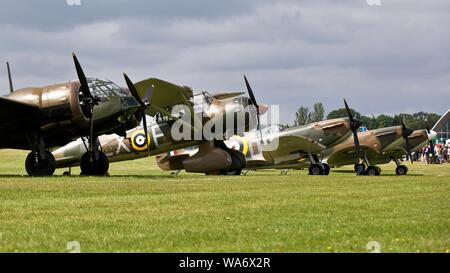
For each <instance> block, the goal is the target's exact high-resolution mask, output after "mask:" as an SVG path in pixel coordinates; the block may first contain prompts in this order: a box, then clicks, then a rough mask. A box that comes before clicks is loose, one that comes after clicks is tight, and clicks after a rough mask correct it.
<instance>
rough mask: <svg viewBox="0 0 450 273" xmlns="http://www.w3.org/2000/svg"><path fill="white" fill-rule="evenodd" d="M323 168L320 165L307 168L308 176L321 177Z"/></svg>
mask: <svg viewBox="0 0 450 273" xmlns="http://www.w3.org/2000/svg"><path fill="white" fill-rule="evenodd" d="M324 171H325V168H324V167H323V165H322V164H312V165H311V166H310V167H309V175H323V172H324Z"/></svg>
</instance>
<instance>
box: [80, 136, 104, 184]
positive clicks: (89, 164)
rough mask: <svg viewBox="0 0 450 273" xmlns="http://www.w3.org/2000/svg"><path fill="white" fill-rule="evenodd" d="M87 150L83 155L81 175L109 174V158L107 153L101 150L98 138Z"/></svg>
mask: <svg viewBox="0 0 450 273" xmlns="http://www.w3.org/2000/svg"><path fill="white" fill-rule="evenodd" d="M92 143H93V145H92V146H91V145H90V146H89V147H88V149H87V152H86V153H84V155H83V156H82V157H81V164H80V169H81V175H95V176H105V175H107V174H108V169H109V160H108V157H106V155H105V153H104V152H102V151H101V150H100V144H99V141H98V138H97V137H95V140H94V141H92Z"/></svg>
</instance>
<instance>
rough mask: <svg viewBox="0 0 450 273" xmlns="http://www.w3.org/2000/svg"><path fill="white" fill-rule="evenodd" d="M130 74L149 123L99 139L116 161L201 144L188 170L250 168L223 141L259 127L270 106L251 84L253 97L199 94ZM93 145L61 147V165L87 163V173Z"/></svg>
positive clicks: (58, 162) (58, 154)
mask: <svg viewBox="0 0 450 273" xmlns="http://www.w3.org/2000/svg"><path fill="white" fill-rule="evenodd" d="M125 78H126V82H127V85H128V87H129V89H130V91H131V93H133V94H135V97H137V98H139V99H138V102H139V104H140V105H141V107H142V110H141V111H140V113H141V115H142V116H143V124H142V126H138V127H136V128H134V129H132V130H129V131H127V132H126V135H124V136H120V135H117V134H109V135H102V136H100V137H99V143H100V146H101V149H102V151H103V152H104V153H105V154H106V155H107V157H108V160H109V161H110V162H116V161H124V160H132V159H137V158H141V157H146V156H150V155H158V154H161V153H166V152H168V151H172V150H176V149H182V148H186V147H190V146H195V145H198V146H199V147H200V148H199V150H198V152H197V153H196V154H195V155H193V156H192V157H190V158H186V161H184V162H183V168H186V169H187V170H189V171H193V172H205V173H230V172H231V173H237V174H240V172H241V170H242V169H243V168H245V164H246V161H245V157H244V155H243V154H242V153H241V152H240V151H237V150H233V149H230V148H228V147H227V146H226V145H225V144H224V142H223V140H225V139H227V138H229V137H231V136H233V135H235V134H242V133H244V132H247V131H249V130H251V129H254V128H256V127H257V126H259V115H260V114H264V112H265V111H267V107H266V106H264V105H258V104H257V102H256V99H255V96H254V94H253V91H252V90H251V88H249V89H248V93H249V97H246V96H243V94H244V93H241V92H229V93H220V94H215V95H211V94H209V93H208V92H201V93H197V94H195V95H194V94H193V91H192V89H191V88H189V87H186V86H179V85H176V84H173V83H169V82H166V81H163V80H160V79H155V78H151V79H147V80H144V81H141V82H137V83H135V84H133V83H132V82H131V80H130V79H128V77H125ZM246 82H247V80H246ZM146 115H149V116H151V117H153V122H147V120H146ZM230 121H231V122H230ZM230 124H231V126H230ZM177 125H181V127H179V126H177ZM208 125H209V126H211V125H213V127H214V129H213V130H211V131H210V134H209V135H206V133H205V132H206V130H205V128H207V127H208ZM208 132H209V131H208ZM180 134H181V135H183V137H182V138H180ZM186 136H187V137H186ZM196 136H197V137H196ZM87 149H88V147H87V146H86V145H85V144H84V140H83V139H79V140H76V141H74V142H71V143H69V144H67V145H66V146H64V147H61V148H59V149H57V150H55V151H54V152H53V155H54V157H55V158H56V167H57V168H65V167H72V166H78V165H81V172H82V174H85V171H84V168H83V160H82V158H83V154H84V153H85V152H86V150H87Z"/></svg>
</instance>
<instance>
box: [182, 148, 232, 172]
mask: <svg viewBox="0 0 450 273" xmlns="http://www.w3.org/2000/svg"><path fill="white" fill-rule="evenodd" d="M232 161H233V160H232V158H231V155H230V154H229V153H228V152H227V151H225V150H223V149H221V148H217V147H215V145H214V142H213V141H208V142H206V143H203V144H201V145H200V146H199V150H198V152H197V153H196V154H195V155H193V156H191V157H190V158H188V159H185V160H183V167H184V169H185V170H186V171H187V172H196V173H211V172H220V171H221V170H226V169H228V168H230V167H231V164H232Z"/></svg>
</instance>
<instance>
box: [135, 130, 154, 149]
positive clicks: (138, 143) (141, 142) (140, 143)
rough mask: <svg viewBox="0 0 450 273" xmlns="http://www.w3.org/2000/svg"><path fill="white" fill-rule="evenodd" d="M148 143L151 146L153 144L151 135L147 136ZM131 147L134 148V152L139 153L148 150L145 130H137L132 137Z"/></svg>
mask: <svg viewBox="0 0 450 273" xmlns="http://www.w3.org/2000/svg"><path fill="white" fill-rule="evenodd" d="M147 143H148V145H150V143H151V138H150V135H149V134H147ZM131 147H132V148H133V150H135V151H139V152H142V151H145V150H147V144H146V143H145V132H144V130H137V131H136V132H134V133H133V134H132V135H131Z"/></svg>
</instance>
